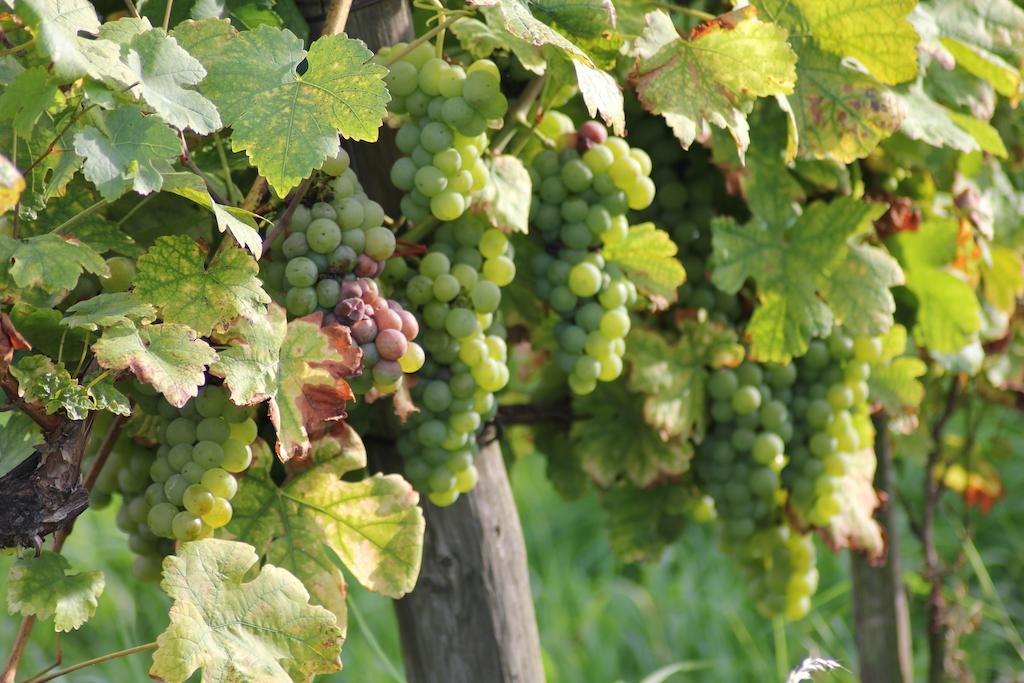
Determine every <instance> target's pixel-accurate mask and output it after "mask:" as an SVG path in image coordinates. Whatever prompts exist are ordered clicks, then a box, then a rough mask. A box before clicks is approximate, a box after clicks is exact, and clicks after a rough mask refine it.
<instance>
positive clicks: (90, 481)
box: [64, 415, 128, 536]
mask: <svg viewBox="0 0 1024 683" xmlns="http://www.w3.org/2000/svg"><path fill="white" fill-rule="evenodd" d="M127 422H128V418H127V417H126V416H124V415H115V416H114V419H113V420H111V421H110V428H109V429H107V433H106V435H105V436H104V437H103V442H102V443H100V447H99V448H98V449H97V450H96V457H95V458H93V460H92V465H90V466H89V471H88V472H86V474H85V480H84V481H83V482H82V486H83V487H84V488H85V489H86V490H87V491H92V487H93V486H95V485H96V480H97V479H99V476H100V472H102V471H103V465H105V464H106V462H107V458H108V457H110V453H111V451H113V450H114V444H115V443H117V439H118V437H119V436H121V429H122V428H124V425H125V423H127ZM64 535H65V536H66V535H67V534H64Z"/></svg>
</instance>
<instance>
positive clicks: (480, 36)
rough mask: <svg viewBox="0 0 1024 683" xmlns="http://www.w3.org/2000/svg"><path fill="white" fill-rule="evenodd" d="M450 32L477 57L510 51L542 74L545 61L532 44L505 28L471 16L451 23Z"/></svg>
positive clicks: (527, 65) (524, 64)
mask: <svg viewBox="0 0 1024 683" xmlns="http://www.w3.org/2000/svg"><path fill="white" fill-rule="evenodd" d="M451 32H452V34H453V35H454V36H455V37H456V38H458V39H459V43H460V44H461V45H462V47H463V49H465V50H466V51H467V52H469V53H470V54H472V55H473V56H474V57H477V58H478V59H485V58H487V57H490V56H491V55H492V54H494V52H495V51H496V50H505V51H507V52H511V53H512V54H514V55H515V56H516V57H517V58H518V59H519V62H520V64H522V65H523V68H525V69H526V70H528V71H531V72H533V73H535V74H543V73H544V70H545V68H547V61H546V60H545V59H544V56H543V54H542V53H541V51H540V50H538V49H537V48H536V47H535V46H534V45H531V44H530V43H528V42H526V41H525V40H523V39H521V38H517V37H516V36H514V35H512V34H511V33H508V32H507V31H505V30H495V29H494V28H492V27H491V26H489V25H488V24H486V23H484V22H482V21H480V20H478V19H472V18H463V19H460V20H459V21H458V22H456V23H454V24H452V27H451Z"/></svg>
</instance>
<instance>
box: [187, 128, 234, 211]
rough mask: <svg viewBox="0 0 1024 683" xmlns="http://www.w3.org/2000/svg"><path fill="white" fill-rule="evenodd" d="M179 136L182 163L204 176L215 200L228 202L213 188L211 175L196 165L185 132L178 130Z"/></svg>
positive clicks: (207, 188)
mask: <svg viewBox="0 0 1024 683" xmlns="http://www.w3.org/2000/svg"><path fill="white" fill-rule="evenodd" d="M178 138H179V139H180V140H181V157H180V160H181V163H182V164H184V166H185V168H187V169H188V170H190V171H192V172H193V173H195V174H196V175H197V176H199V177H200V178H202V180H203V184H204V185H206V191H207V192H209V193H210V198H211V199H213V201H214V202H216V203H218V204H225V203H226V202H225V201H224V199H223V198H221V196H220V195H219V194H218V193H217V190H215V189H214V188H213V183H212V182H210V178H209V176H207V175H206V172H205V171H203V169H201V168H199V167H198V166H196V162H194V161H193V160H192V152H190V151H189V148H188V142H186V141H185V134H184V133H182V132H181V131H178ZM230 182H231V181H230V179H229V180H228V183H230ZM225 187H227V184H225Z"/></svg>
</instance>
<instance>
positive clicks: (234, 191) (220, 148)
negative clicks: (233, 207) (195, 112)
mask: <svg viewBox="0 0 1024 683" xmlns="http://www.w3.org/2000/svg"><path fill="white" fill-rule="evenodd" d="M213 144H214V146H215V147H216V148H217V157H218V158H219V159H220V172H221V173H223V174H224V187H225V188H227V191H228V198H229V199H230V200H231V201H233V202H237V201H241V200H242V191H241V190H239V189H238V186H237V185H235V181H234V180H232V179H231V166H230V164H228V155H227V153H225V152H224V141H223V140H221V137H220V133H214V134H213Z"/></svg>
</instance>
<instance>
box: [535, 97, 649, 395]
mask: <svg viewBox="0 0 1024 683" xmlns="http://www.w3.org/2000/svg"><path fill="white" fill-rule="evenodd" d="M552 120H554V121H556V122H557V121H560V120H562V119H561V118H559V117H553V118H552ZM549 127H550V126H549ZM553 137H557V138H558V139H559V141H560V142H559V147H560V149H559V148H558V147H556V149H541V150H540V151H538V152H537V153H536V154H535V155H534V156H533V158H532V159H531V161H530V167H529V170H530V175H531V176H532V178H533V189H534V196H533V202H532V203H531V206H530V213H531V225H533V226H534V228H536V230H535V232H536V235H537V239H538V240H539V242H540V244H539V246H540V247H541V251H540V252H538V253H537V254H536V255H535V256H534V257H533V258H532V259H531V265H532V267H533V271H534V273H535V275H536V276H537V278H536V280H535V283H534V286H535V288H536V290H537V293H538V294H539V295H540V297H541V298H542V299H544V300H545V301H546V302H547V303H548V305H550V306H551V308H552V309H554V311H555V312H556V313H558V315H559V316H560V317H561V321H560V323H559V325H558V327H557V328H556V330H555V340H556V342H557V343H558V352H557V353H556V355H555V364H556V365H557V366H558V367H559V368H560V369H561V370H562V371H564V372H566V373H567V374H568V375H569V386H570V388H571V389H572V391H573V392H574V393H576V394H579V395H585V394H589V393H590V392H592V391H593V390H594V388H595V387H596V386H597V382H598V381H605V382H608V381H611V380H613V379H615V378H616V377H618V376H619V375H620V374H621V373H622V355H623V353H624V352H625V337H626V334H628V332H629V330H630V327H631V321H630V316H629V310H628V307H629V306H632V305H634V304H635V303H636V301H637V291H636V287H635V286H634V285H633V283H632V282H630V281H629V279H628V278H627V277H626V276H625V274H624V273H623V272H622V270H621V269H620V268H618V267H617V266H616V265H615V264H609V263H606V262H605V259H604V257H603V256H602V255H601V253H600V248H601V247H602V246H604V245H613V244H618V243H620V242H622V241H623V240H624V239H626V237H627V235H628V233H629V221H628V219H627V218H626V212H627V211H629V210H630V209H634V210H639V209H643V208H645V207H647V206H648V205H649V204H650V203H651V201H652V200H653V199H654V184H653V183H652V182H651V179H650V178H648V177H647V174H648V173H650V170H651V165H650V159H649V158H648V156H647V154H646V153H644V152H643V150H639V149H632V148H630V146H629V144H628V143H627V142H626V141H625V140H623V139H622V138H618V137H608V131H607V130H606V129H605V127H604V126H602V125H601V124H600V123H597V122H596V121H588V122H586V123H584V124H583V125H581V126H580V128H579V130H578V131H571V130H569V131H564V132H563V133H562V134H561V136H560V137H559V136H557V135H555V136H553Z"/></svg>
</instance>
